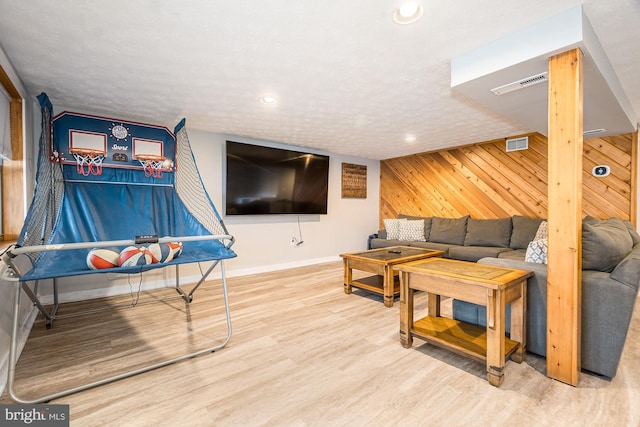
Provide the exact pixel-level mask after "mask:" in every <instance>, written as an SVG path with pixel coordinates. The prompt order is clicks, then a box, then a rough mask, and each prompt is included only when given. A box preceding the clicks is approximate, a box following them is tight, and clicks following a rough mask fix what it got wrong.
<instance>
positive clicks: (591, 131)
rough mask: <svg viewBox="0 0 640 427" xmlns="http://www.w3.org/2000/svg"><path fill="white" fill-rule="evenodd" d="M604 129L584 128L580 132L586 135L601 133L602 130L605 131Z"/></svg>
mask: <svg viewBox="0 0 640 427" xmlns="http://www.w3.org/2000/svg"><path fill="white" fill-rule="evenodd" d="M606 131H607V130H606V129H590V130H585V131H584V132H582V135H585V136H588V135H594V134H596V133H602V132H606Z"/></svg>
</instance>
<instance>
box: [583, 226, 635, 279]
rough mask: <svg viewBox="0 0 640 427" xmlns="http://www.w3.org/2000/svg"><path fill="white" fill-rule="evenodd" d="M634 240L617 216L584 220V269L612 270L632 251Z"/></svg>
mask: <svg viewBox="0 0 640 427" xmlns="http://www.w3.org/2000/svg"><path fill="white" fill-rule="evenodd" d="M632 247H633V240H632V238H631V235H630V234H629V230H628V229H627V227H626V226H625V225H624V224H623V223H622V221H620V220H619V219H616V218H609V219H605V220H603V221H597V222H593V221H590V220H589V221H583V222H582V269H583V270H597V271H604V272H611V271H613V269H614V268H615V267H616V266H617V265H618V264H619V263H620V261H622V260H623V259H624V258H625V257H626V256H627V255H628V254H629V252H631V249H632Z"/></svg>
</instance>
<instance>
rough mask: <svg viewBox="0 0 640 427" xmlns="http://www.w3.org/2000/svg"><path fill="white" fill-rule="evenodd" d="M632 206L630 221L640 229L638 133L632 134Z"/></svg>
mask: <svg viewBox="0 0 640 427" xmlns="http://www.w3.org/2000/svg"><path fill="white" fill-rule="evenodd" d="M630 196H631V205H630V207H629V220H630V221H631V223H632V224H633V226H634V227H636V228H637V227H638V131H635V132H634V133H633V134H631V195H630Z"/></svg>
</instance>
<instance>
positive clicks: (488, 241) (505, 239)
mask: <svg viewBox="0 0 640 427" xmlns="http://www.w3.org/2000/svg"><path fill="white" fill-rule="evenodd" d="M510 240H511V218H501V219H473V218H469V220H468V221H467V234H466V235H465V238H464V245H465V246H495V247H501V248H507V247H509V241H510Z"/></svg>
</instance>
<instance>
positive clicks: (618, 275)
mask: <svg viewBox="0 0 640 427" xmlns="http://www.w3.org/2000/svg"><path fill="white" fill-rule="evenodd" d="M610 277H611V278H612V279H614V280H617V281H618V282H622V283H624V284H627V285H629V286H632V287H633V288H634V289H637V288H638V280H640V245H636V246H634V247H633V250H632V251H631V252H630V253H629V254H628V255H627V256H626V257H625V258H624V259H623V260H622V261H621V262H620V263H619V264H618V265H617V266H616V268H615V269H614V270H613V271H612V272H611V276H610Z"/></svg>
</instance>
